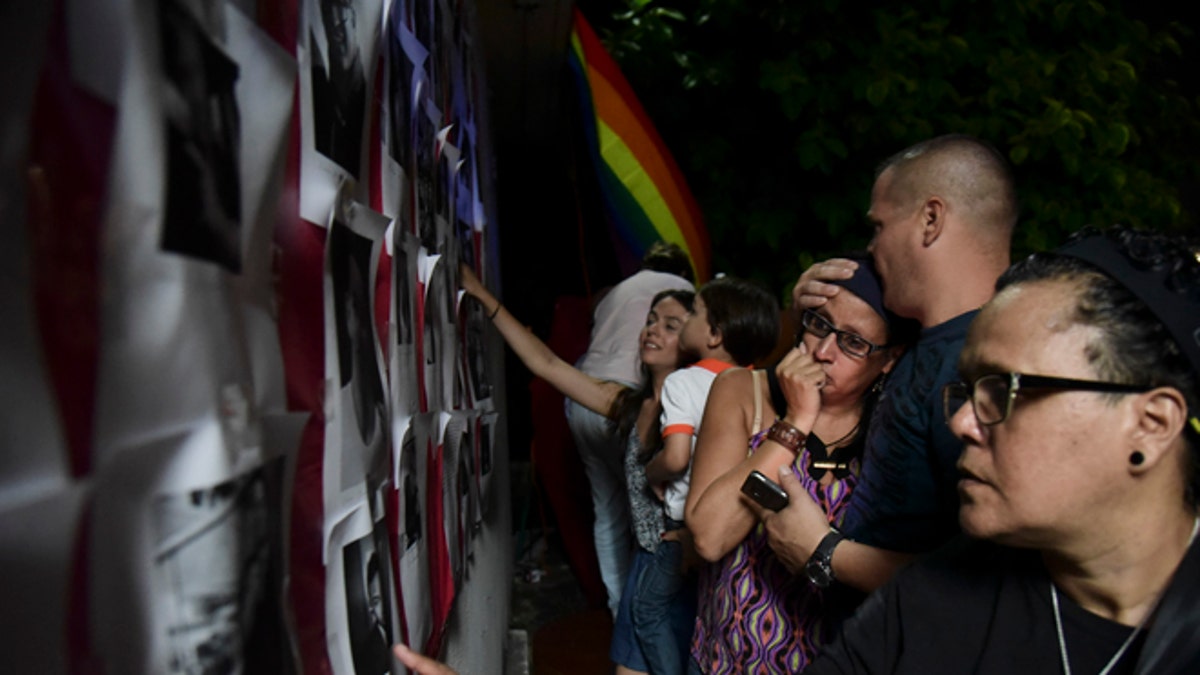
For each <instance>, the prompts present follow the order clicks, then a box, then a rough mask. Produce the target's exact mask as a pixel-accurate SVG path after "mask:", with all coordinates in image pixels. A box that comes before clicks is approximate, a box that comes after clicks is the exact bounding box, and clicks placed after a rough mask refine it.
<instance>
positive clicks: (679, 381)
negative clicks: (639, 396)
mask: <svg viewBox="0 0 1200 675" xmlns="http://www.w3.org/2000/svg"><path fill="white" fill-rule="evenodd" d="M733 367H734V366H733V364H731V363H726V362H724V361H718V360H716V359H703V360H701V361H698V362H696V363H695V364H694V365H692V366H691V367H689V368H684V369H683V370H677V371H675V372H673V373H671V374H670V375H668V376H667V379H666V380H665V381H664V382H663V389H662V407H663V411H662V434H663V438H666V437H667V436H670V435H672V434H688V435H690V436H691V437H692V452H693V453H694V452H695V451H696V435H697V434H699V433H700V420H701V419H702V418H703V417H704V404H705V403H707V402H708V390H709V389H711V388H712V383H713V380H714V379H716V377H717V373H720V372H721V371H722V370H725V369H727V368H733ZM691 480H692V463H691V460H690V459H689V460H688V466H687V470H686V471H684V473H683V476H681V477H679V478H677V479H675V480H674V481H671V482H670V483H668V484H667V489H666V491H665V494H664V497H663V512H664V513H666V514H667V517H668V518H670V519H672V520H683V507H684V504H685V503H686V502H687V496H688V486H689V485H690V484H691Z"/></svg>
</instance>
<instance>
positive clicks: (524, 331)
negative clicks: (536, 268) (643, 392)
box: [459, 265, 624, 415]
mask: <svg viewBox="0 0 1200 675" xmlns="http://www.w3.org/2000/svg"><path fill="white" fill-rule="evenodd" d="M459 279H460V283H461V284H462V289H463V290H464V291H466V293H467V295H469V296H471V297H473V298H475V299H476V300H477V301H479V303H480V304H482V305H483V310H484V311H485V312H487V315H488V316H489V317H490V318H491V320H492V325H494V326H495V327H496V330H498V331H499V332H500V335H501V336H502V337H503V338H504V341H505V342H507V343H508V346H509V348H510V349H512V350H513V352H514V353H515V354H516V355H517V357H518V358H520V359H521V362H522V363H524V364H525V367H526V368H528V369H529V371H530V372H532V373H533V374H534V375H537V376H538V377H540V378H542V379H543V380H545V381H547V382H549V383H550V384H551V385H552V386H553V387H554V388H555V389H557V390H559V391H560V392H562V394H563V395H564V396H566V397H567V398H569V399H572V400H574V401H575V402H576V403H578V404H580V405H582V406H583V407H585V408H587V409H589V410H592V411H595V412H597V413H599V414H601V415H608V414H609V410H610V408H612V403H613V400H614V399H616V397H617V394H619V393H620V392H621V390H622V389H623V388H624V385H622V384H618V383H616V382H608V381H605V380H598V379H596V378H594V377H592V376H590V375H587V374H585V373H584V372H583V371H581V370H579V369H578V368H576V367H574V366H572V365H571V364H569V363H567V362H566V361H564V360H562V359H561V358H559V356H558V355H557V354H555V353H554V352H553V351H552V350H551V349H550V347H548V346H546V343H545V342H542V340H541V339H540V338H539V337H538V336H536V335H534V334H533V331H531V330H529V329H528V328H526V327H525V326H523V325H521V322H520V321H517V318H516V317H515V316H513V315H512V314H510V313H509V312H508V310H506V309H504V306H503V305H502V304H501V303H500V301H499V300H497V299H496V297H495V296H494V295H492V293H491V292H490V291H489V290H488V289H487V288H486V287H484V285H483V283H482V282H480V281H479V277H477V276H475V272H474V271H473V270H472V269H471V268H470V267H469V266H467V265H459Z"/></svg>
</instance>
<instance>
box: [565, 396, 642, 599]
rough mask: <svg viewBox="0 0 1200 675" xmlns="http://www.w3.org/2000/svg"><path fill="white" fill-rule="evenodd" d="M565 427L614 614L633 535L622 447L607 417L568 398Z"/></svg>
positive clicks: (627, 563) (626, 567)
mask: <svg viewBox="0 0 1200 675" xmlns="http://www.w3.org/2000/svg"><path fill="white" fill-rule="evenodd" d="M566 410H567V426H569V427H570V428H571V436H572V437H574V439H575V447H576V448H577V449H578V450H579V457H580V459H581V460H583V470H584V472H585V473H586V474H587V477H588V483H589V484H590V485H591V489H592V508H593V510H594V511H595V513H596V522H595V525H594V527H593V530H592V533H593V537H594V539H595V542H596V558H597V560H598V561H599V563H600V579H601V580H602V581H603V582H604V588H605V589H606V590H607V591H608V609H609V611H611V612H612V613H613V616H616V614H617V606H618V605H619V604H620V602H621V587H622V585H624V583H625V574H626V571H627V570H628V569H629V552H630V550H631V549H632V547H633V533H632V531H631V530H630V527H629V495H628V494H627V493H626V491H625V465H624V461H625V445H624V444H623V443H622V442H621V440H620V439H619V438H617V436H616V434H615V433H614V432H613V430H612V429H611V428H610V426H609V423H608V418H607V417H605V416H604V415H598V414H596V413H594V412H592V411H591V410H588V409H587V408H585V407H583V406H581V405H579V404H578V403H576V402H574V401H572V400H570V399H567V405H566Z"/></svg>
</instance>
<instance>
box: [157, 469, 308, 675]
mask: <svg viewBox="0 0 1200 675" xmlns="http://www.w3.org/2000/svg"><path fill="white" fill-rule="evenodd" d="M283 476H284V471H283V460H282V459H278V460H275V461H272V462H270V463H268V464H266V465H264V466H262V467H259V468H257V469H254V470H252V471H250V472H248V473H245V474H242V475H239V476H234V477H232V478H231V479H229V480H226V481H223V482H221V483H218V484H216V485H212V486H207V487H198V488H195V489H191V490H187V491H184V492H174V493H160V494H157V495H155V496H154V497H153V498H152V499H151V503H150V528H151V537H152V539H153V542H154V549H153V566H152V569H153V574H152V582H151V587H152V589H153V597H154V598H155V599H156V604H157V605H158V611H157V612H156V615H157V617H158V623H156V628H157V629H158V630H159V631H160V632H161V634H162V636H161V641H162V643H163V645H164V648H165V661H163V662H161V664H160V665H161V666H162V668H161V670H159V672H163V673H180V674H184V673H196V672H213V671H220V670H225V671H227V672H238V671H240V672H279V673H282V672H289V671H291V670H292V669H293V664H292V663H291V660H290V656H289V654H290V645H289V643H288V642H287V640H286V634H287V631H286V627H285V622H284V619H283V612H282V611H281V606H280V604H279V597H280V592H281V591H282V589H283V548H282V541H283V535H282V523H281V521H280V516H281V514H282V513H283V509H282V505H283V501H282V493H283V489H282V488H283Z"/></svg>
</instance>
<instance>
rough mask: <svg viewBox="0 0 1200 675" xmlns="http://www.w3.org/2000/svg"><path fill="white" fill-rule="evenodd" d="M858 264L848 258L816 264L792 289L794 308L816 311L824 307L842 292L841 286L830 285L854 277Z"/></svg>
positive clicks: (805, 271) (807, 270) (833, 259)
mask: <svg viewBox="0 0 1200 675" xmlns="http://www.w3.org/2000/svg"><path fill="white" fill-rule="evenodd" d="M856 269H858V263H856V262H854V261H853V260H849V259H847V258H830V259H829V260H826V261H824V262H819V263H814V264H813V265H812V267H809V268H808V269H806V270H804V274H801V275H800V280H799V281H797V282H796V285H795V286H794V287H792V306H793V307H795V308H796V309H797V310H804V309H814V308H816V307H820V306H821V305H824V304H825V302H826V301H827V300H829V298H832V297H833V296H835V295H837V294H838V291H840V290H842V287H841V286H838V285H836V284H832V283H829V282H831V281H841V280H843V279H849V278H850V277H852V276H854V270H856Z"/></svg>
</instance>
